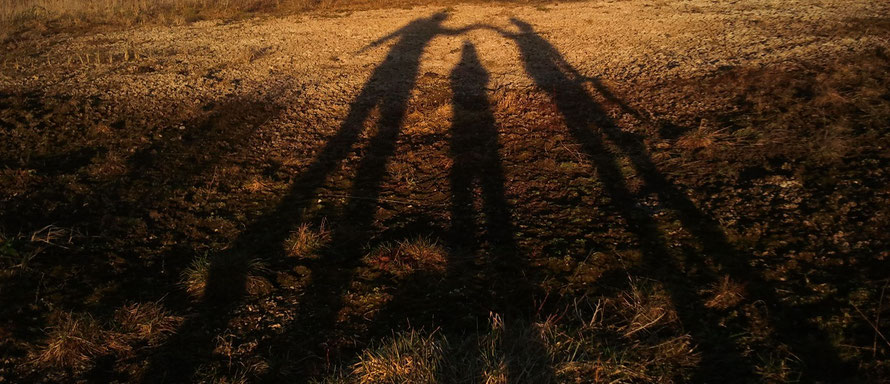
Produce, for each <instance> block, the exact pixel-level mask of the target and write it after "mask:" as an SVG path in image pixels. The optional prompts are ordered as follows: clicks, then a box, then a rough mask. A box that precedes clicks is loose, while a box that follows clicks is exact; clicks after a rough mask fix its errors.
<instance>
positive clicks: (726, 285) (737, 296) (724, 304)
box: [705, 275, 745, 309]
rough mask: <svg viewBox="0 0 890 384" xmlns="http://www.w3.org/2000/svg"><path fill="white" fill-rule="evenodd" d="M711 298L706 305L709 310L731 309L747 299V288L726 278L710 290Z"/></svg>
mask: <svg viewBox="0 0 890 384" xmlns="http://www.w3.org/2000/svg"><path fill="white" fill-rule="evenodd" d="M709 293H710V294H711V298H710V299H709V300H708V301H707V302H706V303H705V306H706V307H708V308H714V309H729V308H732V307H735V306H736V305H738V304H739V303H741V302H742V300H744V299H745V286H744V285H743V284H741V283H738V282H735V281H732V280H731V279H730V278H729V276H728V275H727V276H724V277H723V279H722V280H720V282H718V283H715V284H714V286H713V287H712V288H711V289H710V290H709Z"/></svg>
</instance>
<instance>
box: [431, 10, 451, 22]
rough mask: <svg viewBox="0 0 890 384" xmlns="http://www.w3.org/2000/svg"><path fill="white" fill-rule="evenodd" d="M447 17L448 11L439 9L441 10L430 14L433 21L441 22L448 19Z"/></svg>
mask: <svg viewBox="0 0 890 384" xmlns="http://www.w3.org/2000/svg"><path fill="white" fill-rule="evenodd" d="M447 18H448V12H445V11H439V12H436V13H434V14H433V15H432V16H430V21H433V22H436V23H441V22H443V21H445V19H447Z"/></svg>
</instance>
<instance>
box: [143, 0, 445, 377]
mask: <svg viewBox="0 0 890 384" xmlns="http://www.w3.org/2000/svg"><path fill="white" fill-rule="evenodd" d="M446 18H447V14H446V13H444V12H439V13H436V14H433V15H432V16H430V17H426V18H421V19H417V20H414V21H412V22H410V23H408V24H407V25H405V26H403V27H402V28H400V29H398V30H396V31H395V32H393V33H391V34H390V35H388V36H385V37H383V38H381V39H379V40H377V41H375V42H373V43H371V44H370V45H369V47H373V46H377V45H380V44H383V43H385V42H387V41H389V40H395V43H394V44H393V45H392V47H391V48H390V50H389V53H388V54H387V56H386V59H385V60H384V61H383V62H382V63H381V64H380V65H379V66H377V67H376V68H375V69H374V71H373V73H372V74H371V76H370V78H369V79H368V80H367V82H366V83H365V85H364V86H363V88H362V90H361V91H360V93H359V95H358V96H357V97H356V98H355V100H354V101H353V102H352V103H351V105H350V110H349V112H348V114H347V116H346V118H345V120H344V122H343V123H342V125H341V126H340V127H339V129H338V131H337V132H336V133H335V134H334V135H333V136H332V137H331V138H330V139H328V141H327V142H326V143H325V145H324V146H323V147H322V148H321V150H320V151H319V152H318V155H317V156H316V158H315V159H314V160H313V162H312V163H311V164H310V165H308V166H307V167H306V168H304V169H303V170H302V171H301V172H300V174H299V175H298V176H297V177H296V178H295V181H294V182H293V184H292V186H291V188H290V190H289V191H288V192H287V194H286V195H285V196H284V197H283V198H282V199H281V200H280V202H279V204H278V205H277V206H276V207H275V208H274V209H272V210H271V211H269V212H268V213H266V214H264V215H262V216H261V217H259V218H258V219H257V220H255V221H254V222H253V223H252V224H250V225H249V226H248V227H247V228H246V229H245V230H244V231H242V233H241V234H240V235H239V237H238V238H237V239H236V240H235V241H234V243H233V245H232V247H231V249H230V250H227V251H225V252H223V253H221V254H219V255H216V256H215V257H214V258H213V259H211V265H210V273H209V276H208V278H207V282H206V287H205V289H204V294H203V298H202V300H201V303H200V304H199V313H198V315H197V316H195V317H194V318H192V319H189V320H188V321H186V322H185V323H184V324H183V325H182V326H181V327H180V329H179V330H178V331H177V332H176V334H175V336H174V337H172V340H170V341H169V342H168V343H167V344H166V345H165V346H164V347H163V348H162V350H160V351H158V352H157V353H156V354H155V355H154V356H153V357H152V359H151V362H150V364H149V368H148V370H147V371H146V372H147V373H146V374H145V375H144V376H143V381H144V382H155V381H167V382H182V381H188V380H189V378H190V377H191V376H192V375H193V374H194V373H195V371H196V369H197V368H198V365H199V364H200V363H202V362H206V361H208V360H210V359H211V358H212V354H213V349H214V338H215V336H216V335H217V333H218V330H220V329H223V328H224V327H226V325H227V324H228V322H229V321H230V320H231V318H232V310H233V309H234V308H235V307H236V306H237V304H239V303H240V302H241V301H243V299H244V298H245V297H246V296H247V290H246V283H247V271H248V269H249V264H250V261H251V259H252V257H253V256H262V257H264V258H266V259H273V260H274V259H276V258H280V257H281V256H282V255H283V248H282V243H283V242H284V240H285V238H286V237H287V235H288V234H289V233H290V231H292V230H293V229H294V228H296V227H297V226H299V225H300V224H302V223H305V222H310V221H311V218H310V217H307V214H306V211H307V209H308V208H310V204H311V203H312V202H313V201H314V199H313V197H314V196H315V195H316V193H317V191H318V190H319V189H320V188H321V187H322V186H323V185H324V183H325V181H326V180H327V179H328V177H329V176H330V175H331V174H332V173H333V172H334V171H336V170H337V169H338V168H339V166H340V164H342V162H343V161H344V159H345V158H346V157H347V156H348V155H349V154H350V153H351V152H352V151H353V147H354V146H355V145H356V143H357V142H358V141H359V139H360V137H361V136H362V133H363V131H365V128H366V125H367V124H366V123H368V122H369V120H370V119H372V115H373V114H372V111H375V110H376V112H377V113H378V114H379V117H378V118H377V119H376V121H375V122H374V123H375V124H374V125H376V129H375V130H373V131H372V133H371V137H370V139H369V140H368V143H367V145H366V146H365V147H364V149H363V151H362V152H363V156H362V158H361V160H360V161H359V163H358V164H357V165H356V166H355V176H354V180H353V183H352V186H351V188H350V190H349V193H348V194H347V196H349V197H348V198H347V201H346V203H345V205H344V207H343V208H342V210H341V211H340V217H342V218H343V220H342V222H341V224H340V225H339V226H337V228H335V229H334V230H333V233H332V234H331V241H330V242H329V244H330V245H329V246H328V247H327V249H325V250H323V251H322V252H321V253H322V254H324V255H325V257H323V258H322V259H321V260H318V261H316V262H314V263H312V264H310V265H309V269H310V270H311V276H312V282H311V284H310V285H309V286H308V287H306V288H305V289H304V292H303V293H302V295H301V296H302V298H303V300H302V301H301V302H300V303H299V308H300V310H299V311H298V315H297V318H296V319H294V320H293V321H291V322H290V323H288V324H285V329H286V331H285V334H284V335H283V336H282V337H281V338H279V340H276V343H275V345H271V346H267V345H263V346H261V347H259V348H260V349H261V350H265V349H270V350H271V351H270V353H271V354H274V355H276V356H289V359H290V360H292V361H296V362H301V363H302V364H304V365H305V366H306V367H307V368H306V370H307V371H312V370H313V368H312V367H313V366H314V365H316V364H317V359H316V357H317V356H319V355H320V350H319V348H320V344H321V343H322V342H324V338H325V336H326V334H327V332H326V331H327V330H329V329H331V328H332V327H333V326H334V325H335V323H336V321H335V317H336V314H337V312H338V310H339V308H340V307H341V305H342V300H343V298H342V294H343V293H344V290H345V288H346V287H347V285H348V284H349V282H350V281H351V280H352V274H353V273H354V269H355V267H357V266H358V265H359V260H360V258H361V251H362V248H363V246H364V245H365V243H366V242H367V241H368V239H369V238H370V237H371V236H372V228H371V227H372V224H373V219H374V212H375V207H376V200H377V199H378V196H379V193H380V186H381V182H382V179H383V177H384V176H385V173H386V165H387V162H388V159H389V158H390V156H391V155H392V154H393V151H394V150H395V145H396V139H397V137H398V134H399V131H400V128H401V127H400V126H401V123H402V120H403V118H404V116H405V113H406V109H407V104H408V100H409V98H410V96H411V90H412V89H413V87H414V83H415V80H416V77H417V74H418V70H419V65H420V58H421V56H422V54H423V52H424V49H425V47H426V46H427V44H429V42H430V41H431V40H432V39H433V38H435V37H436V36H438V35H442V34H456V33H460V32H462V31H461V30H451V29H448V28H445V27H443V26H442V25H441V24H442V22H443V21H444V20H445V19H446ZM334 222H336V220H334ZM282 345H284V347H282ZM276 378H277V372H275V371H274V370H270V371H269V373H268V375H266V377H265V378H264V379H263V381H270V380H275V379H276Z"/></svg>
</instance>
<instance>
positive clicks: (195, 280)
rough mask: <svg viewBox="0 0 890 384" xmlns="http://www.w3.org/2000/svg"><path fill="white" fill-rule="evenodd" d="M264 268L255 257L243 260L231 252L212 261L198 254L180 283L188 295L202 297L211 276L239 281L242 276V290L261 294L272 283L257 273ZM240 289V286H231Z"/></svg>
mask: <svg viewBox="0 0 890 384" xmlns="http://www.w3.org/2000/svg"><path fill="white" fill-rule="evenodd" d="M265 270H266V266H265V264H263V262H261V261H259V260H257V259H250V260H245V259H244V258H242V257H240V256H237V255H233V254H228V253H227V254H222V255H218V256H217V258H216V259H214V260H213V261H212V262H211V260H210V258H209V257H207V256H206V255H204V256H200V257H198V258H196V259H195V261H194V262H192V265H191V266H190V267H189V268H188V269H186V270H185V271H184V272H183V274H182V276H183V281H182V285H183V287H184V288H185V290H186V292H188V294H189V295H191V296H192V297H194V298H196V299H200V298H203V297H204V294H205V293H206V289H207V284H208V282H209V279H210V278H211V273H212V274H213V278H214V279H218V280H219V281H232V282H235V281H239V280H241V275H242V274H246V276H245V277H244V287H243V288H244V290H245V291H246V292H247V293H248V294H250V295H262V294H266V293H269V292H271V290H272V289H273V286H272V283H271V282H270V281H269V280H267V279H266V278H265V277H262V276H260V275H259V274H260V273H262V272H263V271H265ZM231 289H240V287H234V286H233V287H231Z"/></svg>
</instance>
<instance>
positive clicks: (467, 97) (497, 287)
mask: <svg viewBox="0 0 890 384" xmlns="http://www.w3.org/2000/svg"><path fill="white" fill-rule="evenodd" d="M450 80H451V87H452V89H453V92H454V96H453V101H452V103H453V107H454V116H453V120H452V128H451V142H450V155H451V158H452V159H453V165H452V167H451V172H450V185H451V194H452V198H451V208H450V210H451V224H450V225H451V227H450V230H449V232H450V233H449V243H450V244H451V247H450V252H451V257H450V259H449V263H448V266H447V269H446V278H447V281H450V282H454V283H458V282H460V281H461V280H462V279H463V278H464V276H465V275H466V273H467V271H468V269H470V270H471V269H472V268H468V266H467V265H466V264H467V261H468V259H467V258H466V256H465V255H468V254H469V255H473V254H476V255H482V254H484V253H483V252H482V251H483V248H487V251H488V252H487V255H488V257H489V260H486V261H484V263H483V264H485V269H486V270H485V271H483V272H482V279H484V280H486V281H487V282H489V283H490V285H489V286H488V287H487V288H489V289H490V292H491V293H490V295H491V296H492V297H490V298H489V300H488V301H489V303H487V305H486V306H485V307H486V308H488V309H489V311H491V312H493V313H496V314H499V315H500V316H502V320H503V321H504V325H505V327H506V330H505V331H506V332H505V337H516V336H519V335H529V334H534V332H529V331H527V330H524V329H517V328H524V327H530V326H532V324H533V321H534V316H535V309H536V306H535V299H536V295H535V286H534V284H533V283H532V282H531V281H530V280H529V278H528V277H527V276H526V273H528V271H529V268H528V263H527V261H526V259H525V257H524V256H523V253H522V251H521V250H520V248H519V246H518V245H517V242H516V238H515V235H514V233H515V226H514V224H513V219H512V216H511V211H512V208H511V206H510V203H509V202H508V201H507V196H506V190H505V189H506V180H505V177H504V166H503V164H502V161H501V157H500V154H499V149H500V143H499V140H498V128H497V124H496V122H495V118H494V113H493V111H492V107H491V105H490V103H489V99H488V94H487V93H486V89H487V86H488V82H489V74H488V72H487V71H486V70H485V68H484V67H483V66H482V63H481V62H480V61H479V55H478V53H477V52H476V48H475V46H474V45H473V44H472V43H470V42H469V41H465V42H464V44H463V48H462V53H461V60H460V62H459V63H458V64H457V66H456V67H455V69H454V70H453V71H452V73H451V78H450ZM477 187H478V189H479V190H480V196H478V198H479V199H481V206H482V209H481V213H482V214H483V216H484V219H483V220H482V221H481V222H480V221H479V220H478V219H477V216H478V214H477V210H476V208H475V204H474V201H476V199H477V196H476V194H475V191H476V188H477ZM479 224H482V226H481V231H479V233H477V230H476V228H479V227H480V226H479ZM454 283H452V284H454ZM445 285H446V286H448V285H450V284H447V283H446V284H445ZM455 285H458V286H459V287H460V286H461V285H460V284H459V283H458V284H455ZM477 298H478V297H477ZM477 298H473V299H477ZM448 307H451V308H455V307H457V306H448ZM476 318H477V319H478V318H479V317H476ZM508 343H509V341H508ZM511 344H523V345H521V346H520V348H521V350H519V351H516V350H513V348H511V346H507V345H501V346H499V347H500V348H501V350H500V351H499V353H500V354H501V355H502V356H503V358H505V359H506V363H507V382H510V383H521V382H536V383H547V382H552V381H553V380H554V373H553V372H552V367H551V365H550V361H549V356H547V352H546V349H545V347H544V346H543V345H542V343H541V342H540V340H535V339H531V338H530V339H526V340H524V342H521V343H511ZM512 347H515V345H513V346H512ZM511 353H518V354H522V355H524V356H525V357H527V358H525V359H520V358H515V357H511V356H507V355H508V354H511ZM520 362H521V363H520ZM523 365H525V366H523ZM529 365H534V366H533V367H532V366H529ZM475 378H477V379H478V376H476V377H475Z"/></svg>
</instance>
